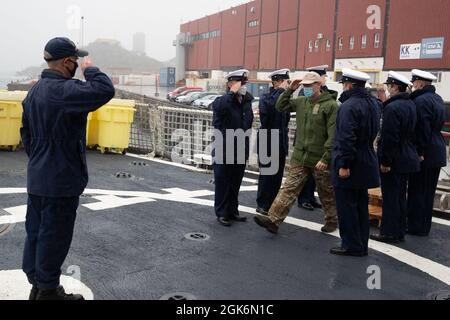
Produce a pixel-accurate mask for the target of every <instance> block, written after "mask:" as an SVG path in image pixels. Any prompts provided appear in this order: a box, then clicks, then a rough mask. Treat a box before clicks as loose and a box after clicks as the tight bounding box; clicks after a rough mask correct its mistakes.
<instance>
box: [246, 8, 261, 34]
mask: <svg viewBox="0 0 450 320" xmlns="http://www.w3.org/2000/svg"><path fill="white" fill-rule="evenodd" d="M261 1H262V0H256V1H252V2H249V3H248V4H247V36H254V35H257V34H259V33H260V30H261ZM255 20H257V21H259V22H260V24H259V25H258V26H256V27H249V23H250V22H251V21H255Z"/></svg>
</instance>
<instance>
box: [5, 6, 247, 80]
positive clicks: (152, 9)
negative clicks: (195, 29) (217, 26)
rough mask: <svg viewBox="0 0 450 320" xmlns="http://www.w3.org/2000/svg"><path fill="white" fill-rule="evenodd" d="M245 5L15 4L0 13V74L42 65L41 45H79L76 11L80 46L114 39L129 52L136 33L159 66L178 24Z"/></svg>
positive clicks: (167, 56)
mask: <svg viewBox="0 0 450 320" xmlns="http://www.w3.org/2000/svg"><path fill="white" fill-rule="evenodd" d="M246 2H248V1H246V0H159V1H153V0H126V1H124V0H14V1H2V8H1V11H0V30H1V38H0V39H1V40H0V43H1V47H0V74H11V73H14V72H16V71H19V70H22V69H24V68H26V67H28V66H35V65H40V64H41V63H42V62H43V59H42V56H43V49H44V46H45V43H46V42H47V41H48V40H49V39H51V38H53V37H55V36H67V37H69V38H71V39H72V40H73V41H74V42H76V43H79V41H80V34H81V32H80V30H77V29H75V28H76V27H77V24H79V23H78V22H77V21H79V20H78V19H74V17H75V16H76V12H77V8H79V9H80V11H81V15H82V16H84V17H85V40H84V44H88V43H90V42H92V41H94V40H95V39H97V38H114V39H116V40H119V41H120V42H121V43H122V45H123V46H124V47H125V48H126V49H131V48H132V38H133V34H134V33H135V32H144V33H145V34H146V36H147V55H148V56H150V57H152V58H156V59H158V60H161V61H165V60H169V59H171V58H173V57H175V48H174V47H173V46H172V42H173V40H174V39H175V36H176V34H177V33H178V32H179V27H180V23H181V22H188V21H191V20H195V19H198V18H201V17H203V16H205V15H207V14H212V13H215V12H217V11H219V9H220V10H224V9H228V8H229V7H231V6H236V5H239V4H241V3H246Z"/></svg>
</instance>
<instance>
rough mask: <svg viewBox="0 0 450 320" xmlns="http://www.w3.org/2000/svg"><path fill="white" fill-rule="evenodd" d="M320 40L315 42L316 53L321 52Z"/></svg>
mask: <svg viewBox="0 0 450 320" xmlns="http://www.w3.org/2000/svg"><path fill="white" fill-rule="evenodd" d="M319 44H320V42H319V40H316V41H314V51H315V52H319Z"/></svg>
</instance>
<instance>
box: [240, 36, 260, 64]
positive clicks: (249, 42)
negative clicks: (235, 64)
mask: <svg viewBox="0 0 450 320" xmlns="http://www.w3.org/2000/svg"><path fill="white" fill-rule="evenodd" d="M244 66H245V68H246V69H248V70H258V69H259V36H252V37H247V39H246V41H245V63H244Z"/></svg>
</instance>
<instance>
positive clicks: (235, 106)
mask: <svg viewBox="0 0 450 320" xmlns="http://www.w3.org/2000/svg"><path fill="white" fill-rule="evenodd" d="M248 74H249V71H248V70H238V71H234V72H231V73H230V74H228V75H227V76H226V79H227V93H226V94H225V95H223V96H222V97H219V98H217V99H216V100H215V101H214V102H213V125H214V129H215V132H214V140H215V141H214V150H213V154H212V156H213V168H214V179H215V204H214V209H215V213H216V216H217V220H218V222H219V223H220V224H221V225H223V226H227V227H229V226H231V225H232V223H233V222H234V221H239V222H245V221H246V218H245V217H240V216H239V210H238V206H239V202H238V197H239V190H240V187H241V184H242V179H243V178H244V173H245V166H246V162H247V160H248V158H249V153H250V135H251V129H252V124H253V109H252V101H253V100H254V98H253V96H252V95H251V94H250V93H248V92H247V87H246V86H245V84H246V83H247V81H248Z"/></svg>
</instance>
